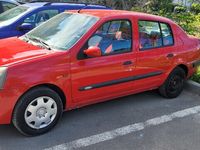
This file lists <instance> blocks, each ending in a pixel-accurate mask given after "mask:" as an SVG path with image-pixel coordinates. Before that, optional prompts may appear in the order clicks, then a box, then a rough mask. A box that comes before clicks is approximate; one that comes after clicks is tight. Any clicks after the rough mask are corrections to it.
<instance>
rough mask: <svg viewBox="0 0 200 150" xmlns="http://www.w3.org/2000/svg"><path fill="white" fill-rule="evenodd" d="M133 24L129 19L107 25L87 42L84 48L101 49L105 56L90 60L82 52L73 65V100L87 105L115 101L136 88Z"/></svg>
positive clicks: (114, 21) (107, 23) (110, 22)
mask: <svg viewBox="0 0 200 150" xmlns="http://www.w3.org/2000/svg"><path fill="white" fill-rule="evenodd" d="M132 36H133V35H132V23H131V21H130V20H128V19H123V20H113V21H108V22H106V23H104V24H103V25H102V26H101V27H100V28H99V29H98V30H97V31H96V32H95V33H94V34H93V35H92V36H91V37H90V38H89V40H88V41H87V42H86V44H85V46H84V47H83V50H84V49H87V48H89V47H91V46H98V47H99V48H100V49H101V51H102V56H101V57H94V58H89V57H87V56H85V55H84V54H83V50H81V51H80V53H79V56H78V59H76V60H75V61H72V62H71V71H72V72H71V74H72V76H71V79H72V98H73V101H74V102H78V103H85V102H91V101H95V102H96V101H98V100H102V99H107V98H112V97H113V96H116V95H120V94H123V93H126V92H128V91H130V90H132V89H133V82H131V77H132V76H133V70H134V68H135V65H134V63H135V60H136V58H135V54H134V52H133V38H132Z"/></svg>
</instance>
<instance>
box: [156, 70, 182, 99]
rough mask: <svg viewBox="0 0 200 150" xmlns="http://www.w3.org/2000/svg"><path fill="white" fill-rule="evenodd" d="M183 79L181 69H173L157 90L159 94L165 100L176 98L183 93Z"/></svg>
mask: <svg viewBox="0 0 200 150" xmlns="http://www.w3.org/2000/svg"><path fill="white" fill-rule="evenodd" d="M185 77H186V73H185V71H184V70H183V69H182V68H180V67H177V68H175V69H174V70H173V71H172V72H171V73H170V75H169V76H168V78H167V80H166V81H165V83H164V84H163V85H162V86H161V87H160V88H159V93H160V94H161V95H162V96H164V97H166V98H176V97H177V96H179V95H180V94H181V92H182V91H183V86H184V80H185Z"/></svg>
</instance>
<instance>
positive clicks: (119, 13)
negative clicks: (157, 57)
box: [80, 9, 173, 23]
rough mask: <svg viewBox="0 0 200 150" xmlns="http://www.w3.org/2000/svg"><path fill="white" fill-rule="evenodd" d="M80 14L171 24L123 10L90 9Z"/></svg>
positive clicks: (158, 17)
mask: <svg viewBox="0 0 200 150" xmlns="http://www.w3.org/2000/svg"><path fill="white" fill-rule="evenodd" d="M80 13H83V14H88V15H92V16H96V17H99V18H107V17H120V16H127V15H128V16H134V17H138V18H146V19H147V20H148V19H150V20H155V21H161V22H162V21H163V22H168V23H173V21H172V20H170V19H168V18H165V17H161V16H157V15H151V14H147V13H142V12H134V11H125V10H90V9H83V10H81V11H80Z"/></svg>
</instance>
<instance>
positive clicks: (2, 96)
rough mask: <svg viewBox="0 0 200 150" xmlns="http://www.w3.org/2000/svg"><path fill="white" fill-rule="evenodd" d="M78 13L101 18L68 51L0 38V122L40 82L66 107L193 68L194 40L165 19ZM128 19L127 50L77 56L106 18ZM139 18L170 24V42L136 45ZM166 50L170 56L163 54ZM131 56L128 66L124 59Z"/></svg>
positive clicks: (199, 53) (199, 54)
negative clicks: (0, 70)
mask: <svg viewBox="0 0 200 150" xmlns="http://www.w3.org/2000/svg"><path fill="white" fill-rule="evenodd" d="M81 13H86V14H89V15H94V16H97V17H100V20H99V21H98V23H97V24H96V25H95V26H94V27H92V28H91V29H90V31H89V32H88V33H87V34H86V35H84V37H83V38H82V39H81V40H80V41H79V42H78V43H77V44H76V45H75V46H74V47H73V48H71V49H70V50H69V51H59V50H58V51H54V50H51V51H49V50H46V49H42V48H40V47H36V46H33V45H31V44H28V43H26V42H24V41H21V40H19V39H17V38H10V39H4V40H0V66H7V67H8V73H7V78H6V82H5V85H4V87H3V89H2V90H0V123H1V124H7V123H10V121H11V117H12V111H13V109H14V107H15V105H16V103H17V101H18V99H19V98H20V97H21V96H22V95H23V94H24V93H25V92H27V91H28V90H29V89H31V88H33V87H35V86H39V85H54V86H56V87H58V88H59V89H60V90H61V91H62V92H63V93H64V95H65V96H66V100H67V101H66V110H69V109H74V108H77V107H81V106H85V105H89V104H92V103H97V102H100V101H105V100H108V99H113V98H116V97H121V96H125V95H129V94H133V93H138V92H143V91H146V90H151V89H154V88H157V87H159V86H160V85H162V83H163V82H164V81H165V80H166V78H167V76H168V75H169V73H170V72H171V71H172V70H173V69H174V68H175V67H176V66H178V65H185V66H186V67H187V68H188V77H190V76H191V75H192V74H193V73H194V72H195V70H196V68H193V62H195V61H197V60H200V46H199V45H200V44H199V40H198V39H196V38H193V37H189V36H187V35H186V34H185V32H184V31H183V30H182V29H181V28H180V27H178V26H177V25H176V24H175V23H173V22H172V21H170V20H169V19H166V18H163V17H158V16H153V15H147V14H143V13H134V12H132V13H131V12H127V11H114V10H111V11H108V10H82V11H81ZM116 19H129V20H130V21H131V23H132V31H133V33H132V36H133V47H132V51H131V52H128V53H124V54H118V55H110V56H102V57H95V58H90V59H84V60H78V59H77V55H78V52H79V50H80V49H81V48H82V46H83V45H84V43H85V42H86V41H87V39H88V38H89V37H90V36H91V35H92V34H93V33H94V32H95V31H96V30H97V29H98V28H99V27H100V26H101V25H102V24H103V23H105V22H106V21H109V20H116ZM138 20H153V21H160V22H165V23H168V24H170V26H171V27H172V30H173V34H174V40H175V44H174V45H173V46H168V47H162V48H156V49H151V50H148V51H140V50H139V41H138V39H139V32H138ZM168 53H173V54H174V55H175V57H173V58H171V59H170V58H167V57H166V55H167V54H168ZM126 61H132V62H133V63H132V64H130V65H127V66H124V65H122V64H123V62H126ZM155 71H162V72H163V74H161V75H159V76H155V77H149V78H146V79H141V80H136V81H131V82H125V83H121V84H115V85H112V86H105V87H102V88H97V89H93V90H87V91H80V90H79V88H80V87H84V86H88V85H91V84H96V83H102V82H106V81H111V80H116V79H121V78H127V77H130V76H137V75H141V74H147V73H149V72H155Z"/></svg>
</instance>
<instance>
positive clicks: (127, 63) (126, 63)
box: [123, 61, 133, 66]
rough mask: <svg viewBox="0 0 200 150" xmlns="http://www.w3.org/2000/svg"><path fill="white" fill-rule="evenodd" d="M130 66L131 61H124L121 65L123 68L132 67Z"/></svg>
mask: <svg viewBox="0 0 200 150" xmlns="http://www.w3.org/2000/svg"><path fill="white" fill-rule="evenodd" d="M132 64H133V62H132V61H125V62H124V63H123V65H124V66H128V65H132Z"/></svg>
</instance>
